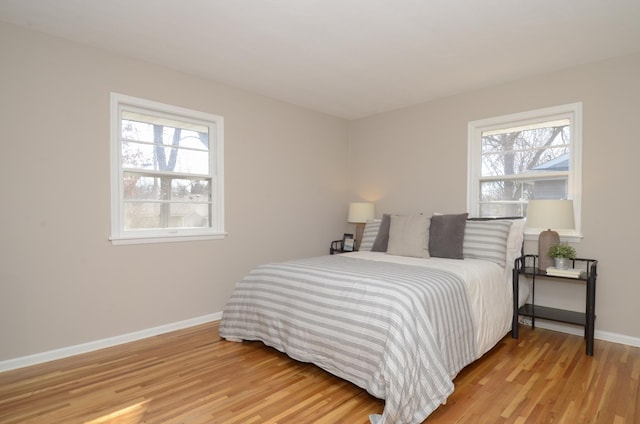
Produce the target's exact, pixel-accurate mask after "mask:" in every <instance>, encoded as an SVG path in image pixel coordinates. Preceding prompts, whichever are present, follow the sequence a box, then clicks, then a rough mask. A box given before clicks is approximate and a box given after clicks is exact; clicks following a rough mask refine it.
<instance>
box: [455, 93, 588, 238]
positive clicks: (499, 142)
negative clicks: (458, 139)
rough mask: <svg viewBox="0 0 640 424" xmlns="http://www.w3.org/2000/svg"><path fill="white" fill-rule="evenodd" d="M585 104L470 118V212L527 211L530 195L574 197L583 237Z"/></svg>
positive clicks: (486, 214)
mask: <svg viewBox="0 0 640 424" xmlns="http://www.w3.org/2000/svg"><path fill="white" fill-rule="evenodd" d="M581 130H582V104H581V103H572V104H568V105H563V106H556V107H550V108H545V109H538V110H534V111H530V112H524V113H518V114H513V115H507V116H500V117H496V118H490V119H483V120H479V121H473V122H470V123H469V146H468V152H469V153H468V161H469V163H468V165H469V166H468V168H469V174H468V188H467V194H468V199H467V207H468V210H469V213H470V215H472V216H480V217H489V216H526V215H527V202H528V201H529V200H530V199H572V200H573V203H574V213H575V222H576V229H575V231H574V232H572V233H566V234H564V233H561V235H563V236H565V237H567V238H574V237H575V238H579V237H580V216H581V214H580V210H581V204H580V201H581V175H582V171H581V170H582V166H581V147H582V136H581V132H582V131H581Z"/></svg>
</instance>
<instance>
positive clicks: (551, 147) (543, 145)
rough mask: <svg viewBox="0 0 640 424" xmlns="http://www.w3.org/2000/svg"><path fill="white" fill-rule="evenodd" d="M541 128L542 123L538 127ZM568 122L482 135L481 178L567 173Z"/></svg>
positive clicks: (556, 122)
mask: <svg viewBox="0 0 640 424" xmlns="http://www.w3.org/2000/svg"><path fill="white" fill-rule="evenodd" d="M541 125H542V124H541ZM569 130H570V127H569V123H568V120H567V121H566V122H565V121H550V122H549V125H548V126H542V127H536V128H528V127H519V128H511V129H509V130H505V131H502V132H498V131H487V132H483V133H482V141H481V145H482V169H481V175H482V176H483V177H489V176H500V175H518V174H522V173H526V172H535V171H549V170H561V171H568V170H569V143H570V133H569Z"/></svg>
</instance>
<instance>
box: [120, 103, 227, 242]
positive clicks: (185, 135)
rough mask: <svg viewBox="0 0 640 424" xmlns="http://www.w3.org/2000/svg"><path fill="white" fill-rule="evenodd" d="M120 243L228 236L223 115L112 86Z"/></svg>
mask: <svg viewBox="0 0 640 424" xmlns="http://www.w3.org/2000/svg"><path fill="white" fill-rule="evenodd" d="M111 174H112V178H111V240H112V242H113V243H114V244H128V243H151V242H166V241H183V240H195V239H211V238H222V237H224V202H223V200H224V199H223V189H224V180H223V176H224V174H223V119H222V117H220V116H216V115H211V114H208V113H203V112H197V111H192V110H188V109H184V108H179V107H175V106H170V105H166V104H162V103H157V102H152V101H149V100H144V99H139V98H135V97H130V96H124V95H121V94H116V93H111Z"/></svg>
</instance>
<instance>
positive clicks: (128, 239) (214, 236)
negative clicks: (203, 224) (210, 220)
mask: <svg viewBox="0 0 640 424" xmlns="http://www.w3.org/2000/svg"><path fill="white" fill-rule="evenodd" d="M226 236H227V233H211V234H196V235H188V234H181V235H176V236H170V235H166V234H162V235H153V236H151V235H144V236H142V235H140V236H111V237H109V240H110V241H111V244H113V245H114V246H118V245H124V244H149V243H176V242H184V241H200V240H221V239H224V238H225V237H226Z"/></svg>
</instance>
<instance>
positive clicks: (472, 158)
mask: <svg viewBox="0 0 640 424" xmlns="http://www.w3.org/2000/svg"><path fill="white" fill-rule="evenodd" d="M558 119H569V122H570V123H569V126H570V133H571V141H570V149H569V164H570V166H569V172H568V178H567V198H568V199H569V200H573V209H574V215H575V229H574V230H573V231H559V234H560V237H561V239H562V240H563V241H571V242H577V241H580V240H581V239H582V220H581V217H582V102H576V103H568V104H564V105H559V106H552V107H547V108H541V109H535V110H531V111H526V112H519V113H513V114H508V115H502V116H496V117H492V118H487V119H480V120H476V121H470V122H469V124H468V138H467V140H468V143H467V169H468V173H467V210H468V211H469V215H470V216H479V213H480V182H481V181H482V176H481V172H482V133H483V132H485V131H493V130H498V129H506V128H511V127H519V126H525V125H532V124H536V123H540V122H546V121H555V120H558ZM544 230H546V228H527V229H526V230H525V237H526V239H527V240H533V239H537V237H538V235H539V234H540V232H541V231H544Z"/></svg>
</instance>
